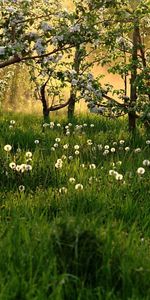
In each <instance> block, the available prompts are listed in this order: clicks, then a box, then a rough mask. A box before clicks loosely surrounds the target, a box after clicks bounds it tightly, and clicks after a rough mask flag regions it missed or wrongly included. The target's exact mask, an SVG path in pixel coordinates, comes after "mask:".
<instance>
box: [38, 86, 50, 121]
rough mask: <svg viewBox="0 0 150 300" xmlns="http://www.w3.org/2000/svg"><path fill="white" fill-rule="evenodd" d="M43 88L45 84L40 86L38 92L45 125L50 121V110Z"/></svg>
mask: <svg viewBox="0 0 150 300" xmlns="http://www.w3.org/2000/svg"><path fill="white" fill-rule="evenodd" d="M45 87H46V83H45V84H43V85H42V86H41V89H40V91H41V102H42V105H43V118H44V122H46V123H47V122H49V121H50V117H49V113H50V110H49V107H48V104H47V101H46V97H45Z"/></svg>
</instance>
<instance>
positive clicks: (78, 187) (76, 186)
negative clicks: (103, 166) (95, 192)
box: [75, 183, 83, 191]
mask: <svg viewBox="0 0 150 300" xmlns="http://www.w3.org/2000/svg"><path fill="white" fill-rule="evenodd" d="M75 190H78V191H79V190H80V191H82V190H83V185H82V184H81V183H77V184H76V185H75Z"/></svg>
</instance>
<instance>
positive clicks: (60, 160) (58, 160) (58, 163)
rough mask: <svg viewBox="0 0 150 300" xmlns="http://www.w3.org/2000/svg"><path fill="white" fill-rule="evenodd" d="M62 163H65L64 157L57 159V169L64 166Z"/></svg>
mask: <svg viewBox="0 0 150 300" xmlns="http://www.w3.org/2000/svg"><path fill="white" fill-rule="evenodd" d="M62 165H63V161H62V159H60V158H59V159H57V162H56V163H55V168H56V169H61V168H62Z"/></svg>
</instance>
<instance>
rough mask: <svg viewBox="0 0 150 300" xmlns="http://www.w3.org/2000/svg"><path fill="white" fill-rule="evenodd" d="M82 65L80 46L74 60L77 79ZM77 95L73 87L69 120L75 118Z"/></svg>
mask: <svg viewBox="0 0 150 300" xmlns="http://www.w3.org/2000/svg"><path fill="white" fill-rule="evenodd" d="M80 63H81V52H80V45H78V46H77V47H76V50H75V58H74V64H73V69H74V70H75V71H76V76H77V79H78V75H79V70H80ZM76 95H77V91H76V87H75V86H73V85H71V91H70V99H69V105H68V119H69V120H71V119H72V118H73V117H74V112H75V102H76Z"/></svg>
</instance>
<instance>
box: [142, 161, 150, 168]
mask: <svg viewBox="0 0 150 300" xmlns="http://www.w3.org/2000/svg"><path fill="white" fill-rule="evenodd" d="M143 166H147V167H149V166H150V160H148V159H144V160H143Z"/></svg>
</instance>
